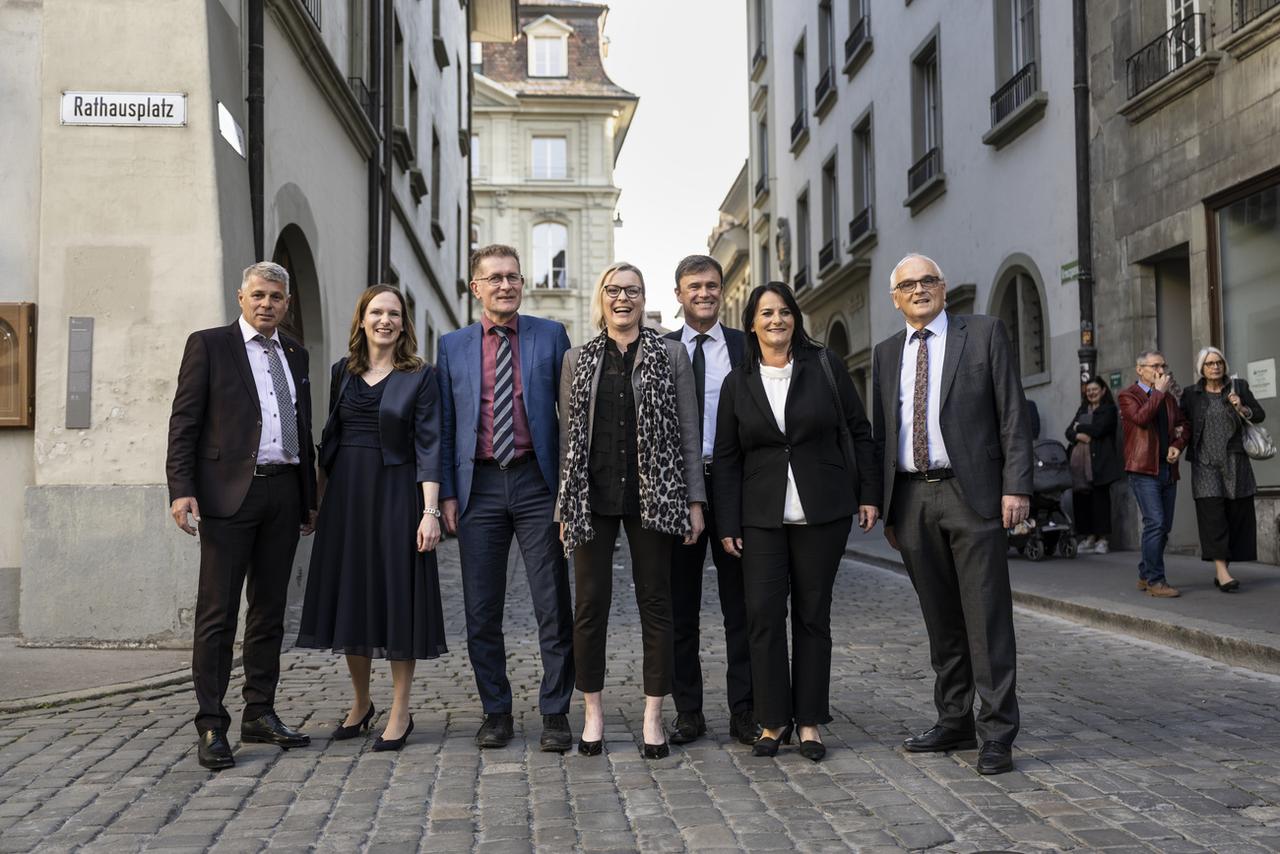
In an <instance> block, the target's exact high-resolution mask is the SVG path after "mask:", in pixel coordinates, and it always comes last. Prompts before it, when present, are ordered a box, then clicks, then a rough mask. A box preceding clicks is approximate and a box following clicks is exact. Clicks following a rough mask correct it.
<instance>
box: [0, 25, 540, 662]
mask: <svg viewBox="0 0 1280 854" xmlns="http://www.w3.org/2000/svg"><path fill="white" fill-rule="evenodd" d="M262 5H263V6H264V7H265V11H264V13H263V15H264V19H263V23H262V33H263V40H262V46H263V57H264V62H263V75H262V78H263V81H264V84H263V91H262V95H263V104H264V114H265V115H264V122H263V125H262V127H263V143H262V149H261V151H262V154H261V162H262V163H263V186H262V202H261V211H262V224H261V234H262V240H263V250H262V252H261V254H262V255H263V256H265V257H266V258H268V259H274V260H277V261H279V262H281V263H283V264H284V265H285V266H287V267H288V268H289V269H290V270H291V272H292V274H293V288H292V291H293V306H292V312H291V315H290V317H289V320H288V323H287V325H288V327H289V329H290V330H291V331H292V332H293V333H294V334H295V335H296V336H298V337H300V338H302V339H303V341H304V343H305V345H306V346H307V348H308V349H309V351H310V354H311V376H310V381H311V382H310V384H311V387H312V388H313V389H314V391H313V392H312V401H313V405H314V408H315V411H316V413H318V414H317V418H316V429H317V431H318V430H319V428H320V426H322V424H323V420H324V417H323V414H324V413H325V412H326V411H327V403H328V401H327V400H326V396H327V393H328V381H327V380H328V373H329V368H328V366H329V365H330V364H331V362H332V361H333V360H334V359H335V358H337V357H338V356H339V355H341V354H342V353H343V352H345V350H346V342H347V337H348V332H349V324H350V322H351V312H352V307H353V305H354V302H355V299H356V297H357V296H358V294H359V293H360V291H361V290H362V289H363V288H364V287H365V286H366V285H368V284H370V283H371V282H373V281H378V280H390V281H393V282H398V283H399V284H400V286H401V287H402V288H403V289H404V290H405V292H406V294H407V295H408V296H409V298H410V300H411V302H412V307H413V311H414V314H415V317H416V320H417V323H418V327H419V330H420V334H421V338H422V340H423V350H424V353H425V354H426V355H427V356H429V357H430V356H432V355H433V353H434V345H435V340H436V339H437V337H438V335H439V334H441V333H442V332H445V331H448V330H450V329H453V328H456V327H457V326H458V325H459V323H460V322H461V321H462V319H463V318H464V316H465V311H464V308H463V306H464V302H463V299H462V291H461V290H460V283H461V282H462V281H463V273H462V267H463V263H464V255H465V251H466V235H465V223H466V222H467V221H468V220H469V218H470V210H469V204H468V174H467V156H468V155H469V146H468V145H467V142H468V138H469V137H468V134H467V121H468V113H469V104H468V93H469V89H470V73H469V68H468V66H467V64H466V56H467V49H468V42H469V41H470V40H471V39H472V38H475V37H482V38H483V37H487V38H499V39H505V40H510V38H512V36H513V34H514V29H515V26H514V25H515V17H514V2H512V0H473V2H472V3H470V4H459V3H455V2H452V0H388V2H383V0H349V2H327V3H322V2H319V0H265V3H264V4H262ZM252 7H253V4H250V3H249V2H247V0H170V2H166V3H163V4H157V3H153V2H147V0H118V2H112V3H84V2H78V0H38V1H37V2H24V3H17V2H6V3H0V47H2V48H3V50H0V86H3V96H2V99H0V100H3V103H4V104H5V109H6V112H7V116H6V118H7V120H6V121H5V122H3V123H0V146H2V147H3V150H4V151H5V153H6V156H5V158H4V159H3V161H0V185H2V186H4V187H5V188H6V190H5V193H4V194H3V195H2V196H0V220H3V222H4V223H5V227H4V228H3V229H0V233H2V236H0V247H2V251H0V302H3V303H18V302H25V303H34V304H35V305H36V317H37V322H36V324H35V330H34V331H35V337H36V348H35V354H34V359H35V363H34V371H33V373H34V380H35V382H34V424H33V425H32V426H29V427H22V428H11V427H6V428H3V429H0V472H3V477H4V481H5V488H4V489H3V490H0V602H2V603H4V606H2V607H0V633H6V632H7V633H12V632H13V631H14V629H15V626H14V622H15V618H16V622H17V624H18V625H17V627H16V628H18V629H20V631H21V633H22V635H23V636H24V638H25V639H26V640H28V641H30V642H36V643H76V642H92V643H103V642H105V643H148V644H162V645H184V644H186V643H189V640H190V631H191V609H192V607H193V604H194V598H195V579H196V566H197V563H198V550H197V549H196V547H195V543H194V541H192V540H190V539H189V538H187V537H186V536H185V535H183V534H182V533H180V532H179V531H177V530H176V528H175V526H174V525H173V522H172V520H171V519H170V517H169V515H168V498H167V494H166V488H165V486H164V483H165V472H164V462H165V449H166V437H167V432H168V417H169V408H170V402H171V400H172V397H173V391H174V383H175V381H176V377H177V371H178V364H179V360H180V358H181V354H182V350H183V345H184V341H185V340H186V337H187V335H188V334H189V333H190V332H191V331H193V330H196V329H200V328H205V327H210V326H219V325H224V324H226V323H228V322H230V321H232V320H234V319H235V318H236V316H237V315H238V309H237V307H236V301H235V290H236V288H237V287H238V286H239V283H240V271H241V269H242V268H244V267H246V266H248V265H249V264H250V263H252V262H253V261H255V260H258V259H257V257H255V256H257V255H258V254H259V253H258V252H257V250H256V247H255V233H254V232H255V227H254V216H253V208H254V200H253V198H252V195H251V187H250V178H249V175H250V169H249V166H248V162H249V160H248V159H250V158H252V157H253V154H254V151H255V150H256V149H254V148H253V145H252V143H253V138H254V135H253V134H252V133H251V132H250V131H251V130H252V129H251V127H250V119H249V113H248V108H247V106H246V101H247V96H249V95H250V94H251V92H250V85H251V81H250V75H249V74H248V73H247V63H248V59H247V58H248V56H249V54H250V49H249V38H248V28H249V26H250V17H249V15H250V11H249V10H250V9H251V8H252ZM468 16H470V18H471V21H473V22H475V24H476V30H475V31H473V29H472V27H471V26H470V24H469V22H468ZM375 23H377V28H376V29H375ZM384 28H385V29H384ZM158 46H163V50H159V49H157V48H158ZM377 57H381V60H382V61H381V62H378V63H376V64H375V61H374V60H375V58H377ZM80 90H83V91H97V92H107V93H176V94H177V96H178V97H180V98H182V99H183V101H184V102H185V108H186V120H185V122H184V123H181V124H179V125H177V126H172V127H149V126H138V125H135V126H78V125H76V124H73V123H68V122H67V121H66V116H65V113H60V106H61V102H62V99H63V93H64V92H69V91H80ZM384 110H385V111H386V112H384ZM60 116H61V118H60ZM388 128H389V129H390V131H391V132H390V133H385V132H384V130H385V129H388ZM384 155H385V159H384ZM386 162H389V163H390V169H389V170H386V169H384V168H383V165H382V164H383V163H386ZM10 188H12V189H13V192H10ZM90 322H91V323H92V333H91V336H90V334H88V328H89V323H90ZM3 339H4V336H3V335H0V347H4V346H5V341H4V340H3ZM85 348H89V349H85ZM8 356H9V354H8V353H7V352H6V353H0V357H3V358H0V363H4V364H6V365H7V364H8V362H7V359H8ZM86 369H87V370H86ZM0 391H6V392H7V391H9V386H8V379H7V378H0ZM0 397H3V395H0ZM305 542H306V541H304V543H305ZM307 556H308V551H307V548H306V547H305V546H304V548H302V549H300V553H299V558H298V568H297V569H298V571H297V573H296V574H295V582H296V583H298V584H301V583H302V582H303V581H304V580H305V566H306V561H307ZM19 590H20V595H19ZM14 602H19V603H20V607H19V609H18V612H17V613H16V614H14V613H13V612H12V611H13V609H12V607H11V603H14Z"/></svg>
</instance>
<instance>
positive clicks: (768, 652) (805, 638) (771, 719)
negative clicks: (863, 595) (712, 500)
mask: <svg viewBox="0 0 1280 854" xmlns="http://www.w3.org/2000/svg"><path fill="white" fill-rule="evenodd" d="M852 524H853V519H852V517H849V516H846V517H845V518H843V519H837V520H835V521H834V522H827V523H824V524H821V525H783V526H782V527H780V528H743V531H742V575H743V578H744V580H745V582H746V603H747V631H748V634H749V636H750V640H751V677H752V682H753V683H754V686H755V694H756V696H755V712H756V721H757V722H758V723H759V724H760V725H761V726H763V727H768V728H769V729H776V728H778V727H782V726H786V725H787V724H788V723H790V722H791V721H793V720H794V721H795V723H796V724H797V725H798V726H817V725H819V724H825V723H829V722H830V721H831V712H830V710H829V699H830V695H831V588H832V586H833V585H834V584H835V580H836V570H838V569H839V568H840V558H841V557H843V555H844V548H845V543H846V542H847V541H848V539H849V529H850V527H852ZM788 594H789V595H790V597H791V647H792V649H791V656H790V660H788V656H787V597H788Z"/></svg>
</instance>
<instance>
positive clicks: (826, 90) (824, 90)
mask: <svg viewBox="0 0 1280 854" xmlns="http://www.w3.org/2000/svg"><path fill="white" fill-rule="evenodd" d="M831 76H832V75H831V69H830V68H827V69H826V70H825V71H823V72H822V76H821V77H819V78H818V87H817V88H816V89H814V90H813V103H814V110H815V111H817V109H818V105H819V104H821V103H822V100H823V99H824V98H826V97H827V96H828V95H830V94H831V88H832V84H831Z"/></svg>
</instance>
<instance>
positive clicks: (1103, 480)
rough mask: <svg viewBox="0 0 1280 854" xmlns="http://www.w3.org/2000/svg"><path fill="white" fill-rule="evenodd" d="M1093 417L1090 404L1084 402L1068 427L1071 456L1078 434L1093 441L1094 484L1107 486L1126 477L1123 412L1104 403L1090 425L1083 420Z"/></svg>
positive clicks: (1111, 404) (1091, 447)
mask: <svg viewBox="0 0 1280 854" xmlns="http://www.w3.org/2000/svg"><path fill="white" fill-rule="evenodd" d="M1088 414H1089V404H1087V403H1082V404H1080V408H1079V409H1077V410H1076V414H1075V417H1074V418H1072V419H1071V423H1070V424H1068V425H1067V430H1066V436H1067V448H1068V453H1069V452H1070V449H1071V448H1074V447H1075V444H1076V434H1077V433H1083V434H1085V435H1086V436H1088V437H1089V438H1090V439H1091V440H1092V441H1090V442H1089V459H1090V461H1091V462H1092V464H1093V485H1094V486H1106V485H1107V484H1109V483H1114V482H1115V481H1117V480H1119V479H1120V478H1122V477H1123V476H1124V460H1122V459H1120V445H1119V438H1120V410H1119V409H1117V408H1116V405H1115V404H1114V403H1100V404H1098V408H1097V409H1096V410H1094V412H1093V414H1092V415H1090V416H1089V422H1088V423H1087V424H1081V423H1080V419H1081V418H1083V417H1084V416H1085V415H1088Z"/></svg>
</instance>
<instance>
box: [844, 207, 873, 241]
mask: <svg viewBox="0 0 1280 854" xmlns="http://www.w3.org/2000/svg"><path fill="white" fill-rule="evenodd" d="M872 222H874V220H873V218H872V213H871V205H867V206H866V207H865V208H863V209H862V210H860V211H858V215H857V216H855V217H854V218H853V219H851V220H849V245H850V246H852V245H853V244H855V243H857V242H858V240H859V239H861V238H862V236H863V235H864V234H866V233H867V232H868V231H870V230H871V224H872Z"/></svg>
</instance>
